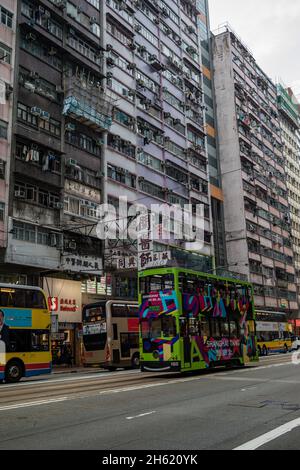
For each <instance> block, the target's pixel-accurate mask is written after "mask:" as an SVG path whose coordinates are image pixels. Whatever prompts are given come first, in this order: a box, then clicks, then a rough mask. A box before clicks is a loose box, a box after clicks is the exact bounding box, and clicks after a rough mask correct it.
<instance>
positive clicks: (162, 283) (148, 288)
mask: <svg viewBox="0 0 300 470" xmlns="http://www.w3.org/2000/svg"><path fill="white" fill-rule="evenodd" d="M173 289H174V276H173V274H156V275H154V276H147V277H143V278H141V279H140V291H141V294H142V295H146V294H150V292H159V291H165V290H173Z"/></svg>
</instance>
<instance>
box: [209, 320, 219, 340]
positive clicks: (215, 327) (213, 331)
mask: <svg viewBox="0 0 300 470" xmlns="http://www.w3.org/2000/svg"><path fill="white" fill-rule="evenodd" d="M210 335H211V336H212V338H219V336H220V332H219V322H218V319H217V318H211V320H210Z"/></svg>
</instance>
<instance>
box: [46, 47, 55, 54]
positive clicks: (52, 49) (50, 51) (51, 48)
mask: <svg viewBox="0 0 300 470" xmlns="http://www.w3.org/2000/svg"><path fill="white" fill-rule="evenodd" d="M56 54H57V49H56V48H55V47H50V49H48V55H56Z"/></svg>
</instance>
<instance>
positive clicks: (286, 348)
mask: <svg viewBox="0 0 300 470" xmlns="http://www.w3.org/2000/svg"><path fill="white" fill-rule="evenodd" d="M283 352H284V354H287V353H288V352H289V348H288V347H287V344H285V345H284V350H283Z"/></svg>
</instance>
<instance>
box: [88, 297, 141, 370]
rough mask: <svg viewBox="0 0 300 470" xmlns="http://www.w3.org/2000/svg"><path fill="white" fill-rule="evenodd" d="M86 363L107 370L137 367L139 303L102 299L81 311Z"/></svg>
mask: <svg viewBox="0 0 300 470" xmlns="http://www.w3.org/2000/svg"><path fill="white" fill-rule="evenodd" d="M82 322H83V345H84V351H83V363H84V365H85V366H86V367H87V366H92V365H100V366H102V367H103V368H105V369H108V370H111V371H113V370H116V369H117V368H119V367H123V368H127V367H129V368H131V367H132V368H137V367H139V365H140V359H139V357H140V354H139V310H138V304H137V302H128V301H126V302H125V301H119V300H108V301H106V300H103V301H99V302H97V303H95V304H89V305H86V306H85V307H83V310H82Z"/></svg>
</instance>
